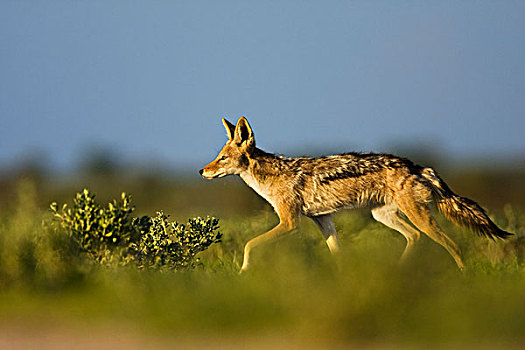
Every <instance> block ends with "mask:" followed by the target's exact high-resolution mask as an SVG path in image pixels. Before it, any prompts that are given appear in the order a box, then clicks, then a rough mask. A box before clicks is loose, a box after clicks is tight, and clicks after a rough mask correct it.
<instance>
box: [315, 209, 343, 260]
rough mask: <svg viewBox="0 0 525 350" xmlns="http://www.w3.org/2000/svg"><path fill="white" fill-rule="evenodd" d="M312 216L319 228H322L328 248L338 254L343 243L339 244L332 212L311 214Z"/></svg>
mask: <svg viewBox="0 0 525 350" xmlns="http://www.w3.org/2000/svg"><path fill="white" fill-rule="evenodd" d="M310 218H311V219H312V220H313V221H314V222H315V223H316V224H317V227H319V230H321V233H322V234H323V237H324V239H325V242H326V244H327V245H328V249H330V253H332V254H336V253H337V252H338V251H339V249H340V247H341V245H340V244H339V238H338V237H337V231H336V230H335V225H334V220H333V217H332V214H326V215H318V216H310Z"/></svg>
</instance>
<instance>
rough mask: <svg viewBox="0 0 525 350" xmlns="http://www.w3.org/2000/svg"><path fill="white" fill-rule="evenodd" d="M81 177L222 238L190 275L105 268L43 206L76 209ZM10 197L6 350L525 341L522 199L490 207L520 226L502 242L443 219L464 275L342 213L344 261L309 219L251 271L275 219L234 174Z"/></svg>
mask: <svg viewBox="0 0 525 350" xmlns="http://www.w3.org/2000/svg"><path fill="white" fill-rule="evenodd" d="M458 183H460V182H459V181H458ZM465 183H467V187H468V183H469V182H468V181H465ZM79 184H80V185H81V186H82V187H89V188H90V189H92V190H93V191H94V192H96V193H97V194H98V198H99V199H100V200H101V201H102V202H104V201H107V200H109V199H111V198H116V197H118V195H119V193H120V191H127V192H130V193H132V194H133V195H134V198H135V204H136V205H137V213H138V214H137V215H139V214H143V213H146V214H149V215H152V214H154V211H155V210H160V209H163V210H164V211H165V212H167V213H170V214H172V217H174V218H175V219H178V220H181V221H182V220H185V219H187V218H188V217H190V216H196V215H200V216H205V215H207V214H210V215H215V216H217V217H219V218H220V226H221V228H220V231H221V232H222V233H223V235H224V236H223V240H222V243H220V244H218V245H214V246H213V247H212V248H210V249H209V250H208V251H206V252H203V253H201V255H200V259H201V264H200V265H199V267H197V268H196V269H192V270H187V271H180V272H166V271H158V270H139V269H137V268H134V267H130V266H101V265H98V264H96V263H93V262H92V261H90V260H89V259H88V258H87V257H86V256H84V255H83V254H82V253H81V251H80V250H79V249H78V247H77V246H75V244H73V243H72V242H71V240H70V239H69V238H68V236H67V234H65V232H64V231H63V230H61V229H60V228H58V227H57V226H56V225H55V224H53V223H52V221H51V220H50V218H51V215H50V213H49V212H48V211H47V209H46V208H47V206H48V205H49V203H50V202H51V201H54V200H56V201H59V202H67V201H70V200H71V199H72V196H73V193H74V192H75V191H78V190H79V189H81V187H80V186H79ZM4 185H5V184H4ZM453 187H454V186H453ZM4 189H9V190H4V191H3V192H2V193H3V195H2V199H3V201H4V202H3V203H4V204H3V205H2V206H1V207H0V209H1V210H0V330H1V329H3V332H2V331H0V345H2V344H8V345H9V344H10V345H13V344H22V345H21V347H20V348H23V347H24V346H23V345H24V344H26V343H24V342H23V339H20V338H24V335H27V334H30V335H31V334H36V336H35V337H36V339H38V338H39V337H42V336H43V335H45V334H47V335H49V334H55V335H56V334H57V332H58V334H59V335H57V336H55V337H54V338H52V339H55V341H56V339H62V340H63V341H64V342H67V339H70V338H74V339H78V340H77V341H78V342H80V343H82V342H84V343H85V344H87V345H86V347H80V348H89V344H93V343H92V342H93V341H91V343H90V341H89V340H88V339H92V338H90V337H93V336H95V339H99V340H100V344H97V346H100V345H101V344H105V345H106V347H107V348H118V346H116V344H119V345H120V346H122V347H126V348H133V347H134V346H135V347H136V348H143V346H142V345H143V344H148V346H150V347H153V348H155V347H158V348H173V347H175V348H192V347H195V348H197V347H198V348H263V349H264V348H348V346H349V345H352V346H353V347H358V348H374V349H375V348H406V347H409V348H419V347H421V346H423V345H425V346H426V347H430V348H443V347H450V346H454V347H456V348H474V347H476V348H480V347H481V348H483V347H484V348H493V347H494V346H506V347H510V348H519V347H520V344H522V343H523V342H524V341H525V297H524V296H525V260H524V259H525V256H524V238H523V237H524V236H525V211H524V210H523V207H522V206H521V203H517V204H515V203H513V202H512V201H509V202H508V203H512V204H506V205H502V206H500V207H499V209H498V210H494V211H492V210H491V211H490V212H491V214H494V215H492V216H493V218H494V219H495V220H496V222H497V223H498V224H499V225H500V226H501V227H502V228H503V229H506V230H508V231H511V232H514V233H516V236H514V237H513V238H511V239H510V240H508V241H505V242H504V241H498V242H493V241H489V240H486V239H484V238H480V237H477V236H475V235H474V234H472V233H470V232H467V231H464V230H462V229H459V228H457V227H453V226H452V225H451V224H449V223H447V222H444V221H441V224H442V226H443V228H444V229H445V231H446V232H449V233H450V236H451V237H452V238H453V239H454V240H455V241H456V242H457V243H458V244H459V245H460V247H461V249H462V251H463V255H464V258H465V262H466V264H467V271H466V272H464V273H461V272H459V271H458V270H457V268H456V266H455V264H454V262H453V260H452V258H451V257H450V256H449V255H448V254H447V253H446V252H445V251H444V249H442V248H441V247H440V246H438V245H436V244H434V243H433V242H431V241H430V240H429V239H427V238H423V239H422V240H421V242H420V243H419V246H418V247H417V250H416V253H415V254H414V256H413V257H412V258H411V259H410V260H409V261H407V263H406V264H403V265H399V263H398V259H399V256H400V255H401V252H402V251H403V248H404V245H405V242H404V239H403V237H402V236H401V235H400V234H398V233H396V232H394V231H391V230H389V229H388V228H386V227H384V226H382V225H381V224H379V223H377V222H375V221H373V220H372V218H371V216H370V213H369V212H368V211H364V210H363V211H361V210H358V211H344V212H341V213H338V214H337V215H336V216H335V224H336V227H337V229H338V231H339V232H340V236H341V241H342V245H343V249H342V252H341V254H340V256H339V257H338V258H337V259H334V258H333V257H331V256H330V254H329V252H328V249H327V248H326V246H325V243H324V242H323V241H322V239H321V235H320V234H319V233H318V232H317V229H316V228H315V227H314V225H313V223H311V222H310V221H309V220H308V219H306V218H304V219H303V220H302V222H301V232H300V233H299V234H295V235H293V236H290V237H288V238H285V239H283V240H281V241H279V242H277V243H276V244H272V245H268V246H266V247H262V248H261V249H257V251H256V252H255V253H254V254H255V255H254V269H253V271H251V272H250V273H248V274H244V275H239V274H238V273H237V271H238V269H239V267H240V264H241V252H242V246H243V244H244V243H245V242H246V240H247V239H249V238H251V237H253V236H254V235H255V234H258V233H261V232H264V231H265V230H267V229H268V228H270V227H272V226H273V225H275V224H276V222H277V218H276V216H275V215H274V214H273V213H272V211H271V210H270V209H269V208H268V206H267V205H266V204H264V203H263V202H262V201H261V200H260V199H259V198H257V197H256V195H255V194H253V193H252V192H251V191H250V190H248V189H246V188H244V186H243V185H242V184H240V183H239V182H238V181H236V180H226V181H217V182H202V183H192V182H188V183H185V182H182V181H180V182H177V181H172V182H170V181H167V180H160V179H142V180H140V181H138V180H133V181H131V180H125V179H119V178H115V179H113V180H111V179H109V180H108V179H105V180H104V181H102V180H101V179H98V180H97V179H96V178H95V179H93V178H92V179H84V180H82V179H80V180H76V181H70V182H69V183H68V184H64V183H62V185H60V186H59V185H57V184H55V183H53V182H52V181H48V180H38V179H37V180H27V179H26V180H20V179H18V178H17V179H15V180H13V181H12V183H11V186H7V185H5V186H4ZM460 193H462V194H466V195H469V196H470V194H469V193H468V190H467V193H465V192H460ZM521 194H523V192H521ZM510 195H512V196H516V193H515V192H513V193H511V194H510ZM472 197H473V198H474V199H478V198H477V197H476V196H472ZM479 197H482V198H484V197H483V195H480V196H479ZM478 200H479V199H478ZM501 201H505V198H503V199H501V198H499V197H498V198H497V201H496V202H495V204H492V205H494V207H495V206H496V205H498V206H499V205H500V204H501ZM199 203H205V204H204V205H200V206H199ZM482 203H484V202H482ZM492 208H493V207H491V206H489V209H492ZM2 334H4V335H3V336H2ZM97 336H98V338H97ZM10 337H11V338H10ZM43 339H46V338H45V337H44V338H43ZM47 339H48V340H49V338H47ZM144 339H146V340H144ZM17 341H18V343H17ZM2 342H4V343H2ZM44 343H45V342H44ZM137 344H142V345H140V346H139V345H137ZM152 344H153V345H152ZM40 345H42V344H40ZM55 345H56V344H55ZM28 346H30V345H28ZM48 348H53V347H48ZM56 348H59V346H56ZM64 348H67V347H64Z"/></svg>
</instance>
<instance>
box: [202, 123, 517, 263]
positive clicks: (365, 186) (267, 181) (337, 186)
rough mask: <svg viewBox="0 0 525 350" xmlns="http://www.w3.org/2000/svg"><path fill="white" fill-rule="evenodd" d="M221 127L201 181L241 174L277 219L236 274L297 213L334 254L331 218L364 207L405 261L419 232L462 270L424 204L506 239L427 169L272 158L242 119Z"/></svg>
mask: <svg viewBox="0 0 525 350" xmlns="http://www.w3.org/2000/svg"><path fill="white" fill-rule="evenodd" d="M222 121H223V124H224V126H225V128H226V134H227V136H228V141H227V142H226V144H225V145H224V147H223V149H222V150H221V151H220V152H219V155H218V156H217V158H216V159H215V160H214V161H212V162H211V163H210V164H208V165H206V166H205V167H204V168H203V169H201V171H200V173H201V175H202V176H203V177H205V178H208V179H212V178H217V177H223V176H227V175H239V176H240V177H241V178H242V179H243V180H244V182H246V184H247V185H248V186H250V187H251V188H253V189H254V190H255V191H256V192H257V193H258V194H259V195H260V196H262V197H263V198H264V199H266V200H267V201H268V202H269V203H270V204H271V205H272V207H273V208H274V210H275V212H276V213H277V215H278V216H279V219H280V222H279V224H278V225H277V226H276V227H274V228H273V229H271V230H270V231H268V232H266V233H264V234H262V235H260V236H257V237H255V238H253V239H251V240H250V241H248V243H246V246H245V248H244V261H243V265H242V268H241V271H245V270H247V269H248V268H249V267H250V263H251V258H250V256H251V251H252V249H253V248H254V247H256V246H258V245H260V244H262V243H265V242H271V241H275V240H276V239H278V238H280V237H282V236H284V235H286V234H289V233H291V232H294V231H295V230H296V229H297V224H298V220H299V216H300V215H301V214H302V215H306V216H308V217H310V218H312V219H313V221H314V222H315V223H316V224H317V226H318V227H319V229H320V230H321V233H322V234H323V236H324V238H325V240H326V243H327V245H328V248H329V249H330V251H331V252H332V253H336V252H337V251H338V250H339V247H340V245H339V240H338V238H337V232H336V230H335V226H334V224H333V219H332V215H331V214H332V213H333V212H335V211H337V210H339V209H343V208H356V207H363V206H368V207H370V208H371V209H372V215H373V217H374V218H375V219H376V220H377V221H379V222H381V223H383V224H385V225H386V226H388V227H390V228H392V229H394V230H396V231H399V232H400V233H401V234H402V235H403V236H404V237H405V238H406V240H407V246H406V248H405V251H404V253H403V256H402V258H403V259H405V258H406V257H407V256H408V255H409V253H410V252H411V251H412V248H413V244H414V243H415V242H416V241H417V240H418V239H419V237H420V232H423V233H425V234H426V235H427V236H428V237H430V238H431V239H432V240H434V241H435V242H437V243H439V244H440V245H442V246H443V247H444V248H445V249H446V250H447V251H448V252H449V253H450V255H452V257H453V258H454V260H455V262H456V264H457V265H458V267H459V268H460V269H463V268H464V264H463V261H462V259H461V254H460V251H459V248H458V246H457V245H456V244H455V243H454V242H453V241H452V240H451V239H450V238H449V237H448V236H447V235H446V234H445V233H444V232H443V231H442V230H441V228H440V227H439V226H438V224H437V222H436V220H435V219H434V218H433V217H432V215H431V212H430V209H429V207H428V204H429V203H431V202H434V201H435V202H436V203H437V207H438V208H439V209H440V211H441V212H443V214H445V216H446V217H447V218H449V219H450V220H452V221H453V222H454V223H457V224H460V225H464V226H467V227H470V228H472V229H473V230H474V231H476V232H478V233H480V234H483V235H486V236H488V237H491V238H505V237H506V236H508V235H510V233H508V232H505V231H503V230H501V229H499V228H498V227H497V226H496V225H495V224H494V223H493V222H492V221H491V220H490V218H489V217H488V216H487V214H486V213H485V211H484V210H483V209H482V208H481V207H480V206H479V205H478V204H477V203H475V202H474V201H472V200H470V199H468V198H465V197H460V196H457V195H456V194H455V193H454V192H452V191H451V190H450V188H449V187H448V186H447V185H446V184H445V182H444V181H443V180H442V179H441V178H440V177H439V176H438V175H437V174H436V173H435V171H434V170H433V169H431V168H424V167H421V166H419V165H417V164H414V163H412V162H411V161H410V160H408V159H405V158H401V157H396V156H393V155H390V154H374V153H345V154H339V155H333V156H326V157H319V158H308V157H300V158H286V157H282V156H277V155H273V154H270V153H266V152H264V151H262V150H260V149H258V148H257V147H256V146H255V138H254V135H253V131H252V129H251V127H250V125H249V123H248V121H247V120H246V118H244V117H241V118H240V119H239V120H238V122H237V125H235V126H234V125H233V124H231V123H230V122H228V121H227V120H226V119H223V120H222ZM412 225H413V226H412Z"/></svg>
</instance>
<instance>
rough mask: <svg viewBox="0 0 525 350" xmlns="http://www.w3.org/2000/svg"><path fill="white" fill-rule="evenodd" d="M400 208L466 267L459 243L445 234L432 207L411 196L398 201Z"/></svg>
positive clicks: (460, 267)
mask: <svg viewBox="0 0 525 350" xmlns="http://www.w3.org/2000/svg"><path fill="white" fill-rule="evenodd" d="M396 204H397V205H398V206H399V209H400V210H401V211H402V212H403V213H404V214H405V215H406V216H407V218H408V219H409V220H410V221H411V222H412V223H413V224H414V225H415V226H416V227H417V228H418V229H419V230H421V231H422V232H424V233H425V234H426V235H427V236H428V237H430V239H432V240H433V241H434V242H436V243H438V244H440V245H441V246H443V248H445V249H446V250H447V251H448V252H449V254H450V255H451V256H452V257H453V258H454V261H455V262H456V265H458V267H459V269H460V270H464V269H465V264H464V263H463V260H462V259H461V252H460V250H459V247H458V246H457V244H456V243H455V242H454V241H453V240H452V239H451V238H450V237H449V236H447V235H446V234H445V232H443V231H442V230H441V228H440V227H439V225H438V223H437V221H436V219H434V217H433V216H432V214H431V212H430V209H429V208H428V206H427V205H426V204H425V203H420V202H417V201H415V200H413V199H411V198H410V197H404V198H403V199H401V198H400V199H399V200H398V201H396Z"/></svg>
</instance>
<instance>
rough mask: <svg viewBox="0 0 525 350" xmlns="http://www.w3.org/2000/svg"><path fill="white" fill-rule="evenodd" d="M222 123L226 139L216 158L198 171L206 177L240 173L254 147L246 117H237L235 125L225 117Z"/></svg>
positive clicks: (245, 167) (244, 167) (246, 165)
mask: <svg viewBox="0 0 525 350" xmlns="http://www.w3.org/2000/svg"><path fill="white" fill-rule="evenodd" d="M222 123H223V124H224V127H225V128H226V134H227V135H228V141H227V142H226V144H225V145H224V147H223V148H222V150H221V151H220V152H219V155H218V156H217V158H215V160H214V161H213V162H211V163H210V164H208V165H206V166H205V167H204V168H202V169H201V170H200V171H199V173H200V174H201V175H202V176H203V177H205V178H207V179H213V178H216V177H223V176H226V175H234V174H240V173H242V172H243V171H244V170H246V169H247V168H248V164H249V161H248V158H249V157H250V154H251V153H252V152H253V151H254V149H255V139H254V137H253V132H252V128H251V127H250V124H248V121H247V120H246V118H244V117H241V118H239V120H238V121H237V125H233V124H232V123H230V122H229V121H227V120H226V119H223V120H222Z"/></svg>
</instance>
